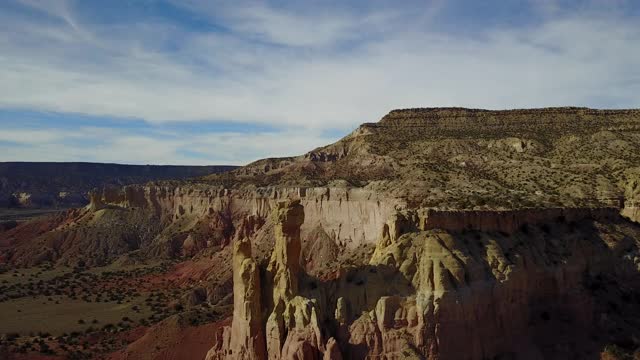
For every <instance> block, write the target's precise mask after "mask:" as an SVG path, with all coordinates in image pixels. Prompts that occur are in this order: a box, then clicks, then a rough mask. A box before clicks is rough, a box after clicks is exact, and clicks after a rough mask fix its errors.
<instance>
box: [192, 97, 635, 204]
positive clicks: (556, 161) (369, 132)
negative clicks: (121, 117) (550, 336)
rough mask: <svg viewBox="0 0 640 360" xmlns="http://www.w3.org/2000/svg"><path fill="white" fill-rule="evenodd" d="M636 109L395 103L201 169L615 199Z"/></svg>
mask: <svg viewBox="0 0 640 360" xmlns="http://www.w3.org/2000/svg"><path fill="white" fill-rule="evenodd" d="M639 148H640V111H639V110H592V109H586V108H547V109H525V110H505V111H491V110H477V109H461V108H433V109H406V110H394V111H392V112H390V113H389V114H388V115H386V116H385V117H383V118H382V120H380V121H379V122H377V123H366V124H363V125H361V126H360V127H359V128H358V129H356V130H355V131H354V132H352V133H351V134H350V135H348V136H346V137H345V138H343V139H342V140H340V141H338V142H336V143H334V144H331V145H328V146H325V147H321V148H318V149H315V150H313V151H310V152H309V153H307V154H304V155H301V156H299V157H291V158H281V159H265V160H260V161H257V162H255V163H252V164H249V165H248V166H246V167H243V168H240V169H237V170H234V171H231V172H229V173H225V174H218V175H210V176H207V177H206V178H205V180H206V181H209V182H212V183H222V184H224V185H225V186H230V187H242V186H246V185H254V186H269V185H289V186H295V185H300V186H327V185H332V184H337V183H338V181H344V183H345V184H347V185H349V186H361V187H368V188H370V189H374V190H378V191H381V192H386V193H388V194H390V195H392V196H399V197H403V198H406V199H407V200H409V201H410V202H412V203H415V205H417V206H428V207H440V208H456V209H461V208H462V209H499V208H506V209H509V208H523V207H551V206H560V207H573V206H603V205H606V206H619V205H620V202H621V201H622V200H624V199H627V200H629V199H628V197H627V195H626V194H625V193H626V191H627V188H628V184H629V183H630V182H633V181H635V179H636V178H638V174H640V151H638V150H637V149H639Z"/></svg>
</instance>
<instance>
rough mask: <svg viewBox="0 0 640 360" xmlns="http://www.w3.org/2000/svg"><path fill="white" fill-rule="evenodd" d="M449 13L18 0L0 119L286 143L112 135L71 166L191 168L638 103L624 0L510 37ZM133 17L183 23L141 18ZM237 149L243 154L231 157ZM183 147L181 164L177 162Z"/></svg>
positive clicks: (550, 15)
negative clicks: (403, 128) (511, 112)
mask: <svg viewBox="0 0 640 360" xmlns="http://www.w3.org/2000/svg"><path fill="white" fill-rule="evenodd" d="M456 3H457V5H458V6H460V3H458V2H456V1H453V2H445V1H430V2H415V3H412V6H404V7H401V6H397V4H396V3H395V2H392V3H388V2H384V1H371V2H362V3H357V5H354V6H351V7H347V5H345V3H343V2H336V3H334V6H332V7H329V6H325V5H323V4H326V3H316V2H310V3H307V2H305V6H304V7H302V6H301V5H299V4H297V3H285V4H284V5H282V3H279V4H280V5H279V6H276V5H274V4H273V3H269V2H262V1H260V2H248V3H245V4H243V6H239V5H238V4H235V3H234V5H233V6H232V5H229V3H228V2H221V1H214V2H209V1H199V0H185V1H171V2H162V1H150V2H141V3H140V4H144V5H140V6H141V7H143V8H142V9H139V10H138V12H139V13H140V14H142V15H141V16H140V17H137V18H135V20H134V19H130V18H129V17H126V16H121V18H122V19H123V20H121V21H114V20H109V21H107V20H104V19H101V18H99V16H98V15H96V13H98V14H99V11H95V9H93V10H94V11H88V10H87V7H89V8H91V6H89V5H87V2H73V1H63V0H56V1H46V2H44V1H42V2H41V1H37V0H19V1H16V2H13V3H10V4H11V6H6V5H5V7H6V11H2V12H0V109H2V108H4V109H28V110H44V111H54V112H60V113H74V114H84V115H87V116H95V115H99V116H108V117H115V118H134V119H141V120H143V121H145V122H147V123H148V124H151V125H150V126H152V125H153V124H163V123H166V122H180V121H185V122H193V121H200V122H217V121H225V122H238V123H243V124H262V125H269V126H274V127H276V128H279V129H281V130H280V133H278V135H277V136H280V135H282V132H285V133H286V132H287V131H288V132H289V133H286V134H287V135H288V136H287V138H286V140H287V144H289V143H290V142H293V144H294V145H293V146H282V143H283V142H282V141H278V140H277V139H274V138H273V137H272V136H273V134H272V133H257V132H254V133H253V134H254V135H251V136H249V135H247V134H246V133H243V134H236V135H234V134H220V133H208V134H206V135H205V136H206V137H207V139H201V140H198V141H197V142H190V141H183V140H181V139H176V140H172V141H175V142H166V143H165V144H166V146H165V147H164V148H163V147H162V146H161V145H159V143H157V142H160V141H161V140H162V141H168V140H167V139H161V138H155V137H151V136H146V137H142V138H140V137H133V138H126V137H122V138H120V139H119V140H117V141H120V142H117V141H116V139H115V138H114V139H113V141H111V142H110V144H112V145H113V148H109V146H111V145H105V146H106V147H104V148H100V149H96V150H89V151H94V152H95V153H94V154H93V155H87V157H89V156H90V157H91V158H93V159H96V160H100V159H105V160H108V159H106V157H109V159H111V160H110V161H113V160H118V159H122V160H119V161H126V159H127V156H129V155H131V152H129V153H127V154H125V153H122V154H120V153H118V152H117V151H118V149H119V148H122V149H127V148H128V149H133V148H136V149H137V148H140V149H149V150H148V151H146V152H145V153H144V155H140V158H139V159H136V160H135V161H136V162H139V161H140V162H145V161H149V162H155V161H161V162H164V161H163V160H162V159H171V161H178V162H189V161H195V160H197V161H200V160H201V158H200V157H198V156H196V155H197V154H204V156H212V157H211V161H217V160H220V161H225V159H228V160H229V161H246V160H250V159H254V158H256V157H261V156H259V155H258V156H257V155H256V154H257V153H259V152H260V153H263V154H262V155H263V156H267V155H277V154H278V151H283V154H291V151H288V150H291V149H296V151H299V152H304V151H306V150H309V149H310V148H312V146H310V145H312V144H313V145H314V146H315V145H320V143H318V142H319V141H324V140H329V139H325V137H324V136H322V135H313V134H322V133H323V131H326V130H328V129H339V130H341V131H344V132H345V133H346V132H347V131H348V130H350V129H351V128H353V127H355V126H357V125H358V124H359V123H362V122H365V121H375V120H376V119H377V118H379V117H380V116H382V115H383V114H384V113H386V112H387V111H389V110H390V109H393V108H400V107H417V106H469V107H482V108H513V107H540V106H555V105H583V106H591V107H635V106H637V104H638V103H640V68H638V66H637V59H640V46H638V44H640V26H638V23H640V22H639V21H638V16H637V11H636V12H633V11H626V10H627V8H628V7H629V6H634V5H633V3H630V2H625V1H619V2H617V3H616V6H614V7H613V8H611V7H610V8H609V10H604V8H605V7H604V6H603V5H602V2H599V1H590V2H583V3H582V5H581V6H575V5H573V4H575V3H573V2H572V3H571V4H569V3H568V2H565V1H548V0H546V1H532V2H531V3H530V5H528V6H524V5H523V9H522V11H528V12H529V13H530V16H531V17H532V18H533V19H534V20H535V21H534V20H531V21H528V22H526V23H524V24H522V25H520V26H514V25H513V24H512V23H511V22H509V21H504V22H500V21H498V22H493V23H491V24H484V23H482V19H480V18H478V19H474V21H477V22H478V23H477V24H474V25H473V30H474V31H456V27H457V25H460V27H461V28H462V27H463V25H465V24H461V23H460V24H458V23H456V21H462V20H459V19H457V18H456V17H455V6H454V5H452V4H456ZM89 4H90V2H89ZM350 4H352V3H350ZM629 4H631V5H629ZM97 6H99V4H96V3H94V4H93V7H94V8H95V7H97ZM144 6H147V7H148V8H149V9H151V8H152V7H153V6H172V7H173V8H174V9H180V11H183V12H185V14H186V15H184V16H183V18H181V19H178V18H177V16H174V15H171V14H170V15H166V14H152V12H151V10H148V9H146V8H144ZM494 6H498V5H494ZM452 9H453V10H452ZM611 9H613V10H611ZM89 10H91V9H89ZM147 10H148V11H147ZM568 10H570V11H568ZM623 10H625V11H623ZM634 11H635V8H634ZM174 13H177V12H174ZM172 14H173V13H172ZM514 16H515V15H514ZM114 18H116V19H118V18H119V17H117V16H115V17H114ZM443 23H446V25H447V26H442V24H443ZM51 127H52V129H55V124H51ZM287 129H288V130H287ZM6 134H8V133H6ZM220 136H222V137H220ZM6 137H11V135H3V136H2V138H3V139H4V138H6ZM298 138H299V139H300V141H297V142H296V140H294V139H298ZM211 139H214V140H211ZM45 140H47V139H44V140H43V142H45V143H47V144H49V145H47V146H51V147H53V146H65V151H61V152H60V153H61V154H65V156H71V157H72V158H74V159H75V157H76V155H71V154H76V152H77V153H78V154H79V155H77V156H82V155H80V152H79V149H75V148H74V147H73V146H67V145H65V143H64V141H62V142H61V143H56V142H55V141H45ZM331 140H333V139H331ZM257 142H260V143H262V144H265V145H263V146H262V145H261V146H262V147H258V146H257V145H255V144H256V143H257ZM214 143H215V144H225V145H224V147H216V145H215V144H214ZM55 144H57V145H55ZM199 144H201V145H202V148H199V147H198V146H199ZM234 144H239V145H238V146H237V147H236V148H234V146H235V145H234ZM156 145H157V146H156ZM247 146H249V148H251V149H253V150H249V151H244V150H242V149H243V148H245V147H247ZM187 147H191V148H192V149H191V150H190V151H191V152H190V154H191V155H180V154H188V153H189V151H187V150H188V149H187ZM207 148H208V149H213V150H207V151H203V150H206V149H207ZM166 149H169V150H167V151H168V152H165V150H166ZM218 149H220V151H219V152H218ZM298 149H299V150H298ZM5 150H9V149H5ZM22 150H24V149H22ZM49 150H50V149H49V148H46V147H45V146H44V145H43V146H40V147H37V144H34V148H33V149H32V151H31V155H27V154H26V153H24V152H21V153H17V152H13V153H11V152H10V151H9V152H6V151H5V153H4V154H3V155H2V158H0V160H3V159H9V158H11V159H19V158H20V157H21V156H22V157H24V158H26V157H37V156H44V157H45V158H47V157H46V152H47V151H49ZM98 150H99V151H103V152H104V154H108V153H107V151H112V152H111V154H112V155H104V156H103V155H101V154H100V153H98ZM227 153H234V154H236V155H234V156H227V155H225V154H227ZM7 154H9V155H7ZM153 154H157V156H154V155H153ZM119 156H122V157H119ZM131 156H134V155H131ZM225 156H226V157H225ZM49 157H51V156H50V155H49ZM145 159H146V160H145ZM211 161H205V162H209V163H210V162H211Z"/></svg>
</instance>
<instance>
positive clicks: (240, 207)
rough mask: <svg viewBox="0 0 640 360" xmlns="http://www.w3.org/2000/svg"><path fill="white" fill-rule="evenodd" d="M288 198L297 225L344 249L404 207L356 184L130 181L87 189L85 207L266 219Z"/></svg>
mask: <svg viewBox="0 0 640 360" xmlns="http://www.w3.org/2000/svg"><path fill="white" fill-rule="evenodd" d="M292 198H295V199H300V201H301V203H302V205H303V206H304V207H305V213H306V218H307V221H305V224H304V225H303V228H302V231H303V233H305V234H306V233H308V232H310V231H312V230H314V229H316V228H317V227H321V228H322V229H323V230H324V231H325V232H326V234H327V235H328V236H329V237H330V238H331V239H332V240H333V241H334V242H335V243H337V244H339V245H343V246H345V247H347V248H355V247H357V246H359V245H360V244H367V243H368V244H373V243H375V240H376V238H377V235H378V233H379V231H380V228H381V227H382V225H383V224H384V222H385V221H386V220H387V219H388V218H389V216H390V215H391V214H392V213H393V212H394V211H396V209H397V208H403V207H404V206H405V205H404V202H403V201H401V200H397V199H389V198H387V197H384V196H381V195H378V194H377V193H375V192H373V191H369V190H366V189H360V188H337V187H317V188H301V187H291V188H283V187H280V188H278V187H268V188H257V189H251V190H229V189H223V188H220V187H209V186H205V185H191V186H185V187H172V186H137V185H132V186H125V187H123V188H120V189H114V188H105V189H103V190H102V191H93V192H92V193H91V195H90V199H91V203H90V204H89V205H88V208H89V209H93V210H97V209H104V208H108V207H109V206H112V207H118V208H142V209H146V210H148V211H150V212H151V213H153V214H155V215H156V216H158V217H159V218H160V219H162V221H163V222H171V221H175V220H179V219H181V218H204V217H206V216H208V215H212V214H214V213H221V214H228V215H229V218H230V219H235V221H236V223H237V222H238V221H240V220H241V219H242V218H243V217H244V216H246V215H254V216H256V217H258V218H261V219H267V218H268V216H269V214H270V213H271V211H272V210H273V209H274V207H275V206H276V204H277V203H278V202H279V201H281V200H284V199H292ZM236 225H237V224H236ZM234 226H235V225H234Z"/></svg>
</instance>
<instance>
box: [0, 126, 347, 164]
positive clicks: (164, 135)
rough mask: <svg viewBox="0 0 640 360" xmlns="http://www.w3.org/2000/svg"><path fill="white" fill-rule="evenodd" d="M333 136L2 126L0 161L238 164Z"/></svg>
mask: <svg viewBox="0 0 640 360" xmlns="http://www.w3.org/2000/svg"><path fill="white" fill-rule="evenodd" d="M283 139H287V140H286V141H283ZM335 140H336V139H334V138H332V137H327V136H321V135H316V134H313V133H308V132H302V131H282V132H254V133H239V132H205V133H201V134H196V135H194V134H189V133H168V132H164V131H154V130H148V131H146V133H144V134H136V133H130V131H127V130H124V129H119V130H118V129H112V128H102V127H81V128H78V129H75V130H66V131H63V130H58V129H55V128H51V129H42V130H25V129H5V130H3V131H2V132H0V161H95V162H120V163H129V164H182V165H212V164H215V165H218V164H230V165H241V164H246V163H248V162H250V161H253V160H258V159H260V158H263V157H276V156H293V155H299V154H302V153H305V152H307V151H308V150H310V149H313V148H315V147H318V146H322V145H326V144H328V143H330V142H332V141H335ZM2 142H9V143H8V144H7V143H4V144H3V143H2ZM16 143H17V144H19V145H20V146H15V145H13V144H16ZM25 145H27V146H25Z"/></svg>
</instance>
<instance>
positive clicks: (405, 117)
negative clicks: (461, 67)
mask: <svg viewBox="0 0 640 360" xmlns="http://www.w3.org/2000/svg"><path fill="white" fill-rule="evenodd" d="M579 125H589V126H601V127H606V128H612V129H620V130H622V129H635V130H637V129H639V128H640V109H620V110H598V109H589V108H581V107H554V108H540V109H513V110H484V109H467V108H415V109H398V110H392V111H391V112H389V113H388V114H387V115H385V116H384V117H383V118H382V119H381V120H380V121H379V122H377V123H367V124H364V125H363V127H365V128H367V127H369V128H376V127H393V128H402V127H407V128H413V127H430V128H434V129H436V128H437V129H441V130H456V129H463V128H465V127H466V128H469V127H471V126H473V127H476V128H474V129H473V130H474V131H479V130H483V129H485V128H486V129H496V128H510V127H518V128H519V129H520V130H536V128H535V127H536V126H546V127H552V128H554V129H555V130H563V129H564V130H568V131H569V130H570V131H582V129H581V128H580V126H579ZM478 127H479V128H478ZM538 130H539V129H538Z"/></svg>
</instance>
